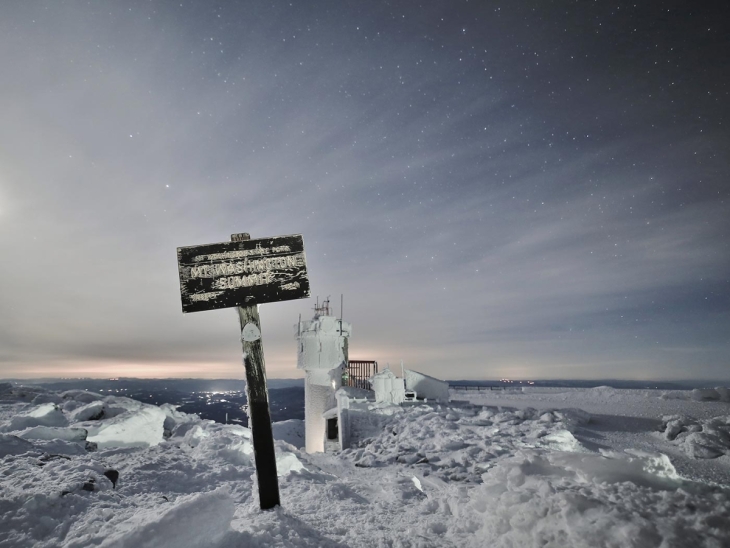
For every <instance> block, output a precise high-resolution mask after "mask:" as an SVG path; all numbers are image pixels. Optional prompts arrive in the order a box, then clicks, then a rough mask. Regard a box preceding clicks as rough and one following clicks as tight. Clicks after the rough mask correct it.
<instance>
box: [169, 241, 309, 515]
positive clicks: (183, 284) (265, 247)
mask: <svg viewBox="0 0 730 548" xmlns="http://www.w3.org/2000/svg"><path fill="white" fill-rule="evenodd" d="M177 258H178V271H179V274H180V295H181V297H182V309H183V312H198V311H201V310H213V309H216V308H228V307H234V306H235V307H237V309H238V318H239V320H240V324H241V343H242V345H243V363H244V367H245V369H246V391H247V397H248V407H249V413H248V414H249V418H250V419H251V420H250V426H251V436H252V438H253V450H254V461H255V465H256V476H257V479H258V487H259V503H260V506H261V509H262V510H268V509H269V508H273V507H274V506H278V505H279V504H280V500H279V482H278V479H277V474H276V457H275V454H274V436H273V434H272V431H271V413H270V411H269V394H268V390H267V388H266V368H265V365H264V349H263V343H262V341H261V321H260V319H259V312H258V305H259V304H261V303H266V302H276V301H284V300H290V299H301V298H305V297H308V296H309V278H308V277H307V266H306V259H305V256H304V243H303V241H302V237H301V235H298V234H297V235H293V236H279V237H275V238H264V239H260V240H251V239H250V236H249V235H248V234H245V233H243V234H232V235H231V242H230V243H229V242H223V243H219V244H208V245H202V246H192V247H179V248H178V249H177Z"/></svg>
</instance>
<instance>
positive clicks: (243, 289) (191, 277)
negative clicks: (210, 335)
mask: <svg viewBox="0 0 730 548" xmlns="http://www.w3.org/2000/svg"><path fill="white" fill-rule="evenodd" d="M177 263H178V271H179V273H180V294H181V296H182V310H183V312H199V311H201V310H213V309H216V308H229V307H234V306H249V305H254V304H261V303H270V302H276V301H288V300H291V299H303V298H306V297H309V278H308V277H307V262H306V258H305V256H304V242H303V241H302V236H301V235H300V234H294V235H291V236H277V237H275V238H262V239H259V240H241V241H232V242H222V243H217V244H206V245H198V246H190V247H178V248H177Z"/></svg>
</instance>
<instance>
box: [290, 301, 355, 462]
mask: <svg viewBox="0 0 730 548" xmlns="http://www.w3.org/2000/svg"><path fill="white" fill-rule="evenodd" d="M351 333H352V326H351V325H350V324H349V323H348V322H344V321H342V319H338V318H336V317H335V316H331V315H330V310H329V301H325V303H324V304H323V306H321V307H319V306H318V307H316V308H315V314H314V317H313V318H312V320H311V321H304V322H303V321H300V322H299V324H298V326H297V344H298V359H297V367H298V368H299V369H304V371H305V375H306V376H305V381H304V430H305V440H306V450H307V453H317V452H321V451H324V442H325V435H326V429H327V428H326V426H327V419H326V418H325V417H324V413H325V412H326V411H328V410H330V409H332V408H333V407H335V406H336V402H335V392H336V391H337V390H338V389H339V388H340V387H341V386H342V374H343V372H344V371H345V369H346V368H347V341H348V338H349V337H350V335H351Z"/></svg>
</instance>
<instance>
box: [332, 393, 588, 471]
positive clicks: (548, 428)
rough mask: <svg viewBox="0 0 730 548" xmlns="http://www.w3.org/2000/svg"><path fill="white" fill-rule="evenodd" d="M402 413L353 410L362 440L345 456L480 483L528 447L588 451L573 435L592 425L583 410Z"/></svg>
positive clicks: (431, 408)
mask: <svg viewBox="0 0 730 548" xmlns="http://www.w3.org/2000/svg"><path fill="white" fill-rule="evenodd" d="M393 407H394V406H393ZM397 409H399V412H397V413H394V412H392V411H391V410H390V409H389V408H388V409H386V408H383V409H380V408H373V409H371V410H370V411H369V412H367V413H365V412H362V411H358V410H357V409H351V410H350V419H351V429H352V431H353V432H354V434H353V439H358V440H360V442H359V443H358V444H357V446H356V447H352V448H350V449H346V450H345V451H343V452H342V456H343V457H344V458H347V459H350V460H351V461H353V462H354V463H355V466H358V467H363V468H373V467H383V466H386V465H388V464H392V463H402V464H405V465H408V466H414V467H417V468H420V469H422V470H423V471H428V473H432V474H436V475H438V477H440V478H442V479H443V480H449V481H467V482H480V481H481V476H482V474H483V473H484V471H485V470H487V469H488V468H490V467H491V466H493V465H494V463H495V462H497V461H499V460H500V459H502V458H504V457H505V456H507V455H510V454H513V453H514V452H515V451H516V450H518V449H521V448H524V447H547V448H551V449H555V450H560V451H583V450H584V449H583V447H582V446H581V444H580V442H579V441H578V440H577V439H576V438H575V437H574V436H573V434H572V432H573V431H574V430H575V429H576V428H577V427H578V426H580V425H582V424H586V423H587V422H588V421H590V415H588V413H585V412H584V411H581V410H579V409H564V410H560V411H557V410H548V411H544V410H543V411H537V410H535V409H531V408H527V409H518V410H515V409H502V408H493V407H481V406H471V405H466V406H461V407H457V406H440V405H427V404H423V405H416V406H409V407H403V408H401V407H398V408H397ZM378 411H380V413H378Z"/></svg>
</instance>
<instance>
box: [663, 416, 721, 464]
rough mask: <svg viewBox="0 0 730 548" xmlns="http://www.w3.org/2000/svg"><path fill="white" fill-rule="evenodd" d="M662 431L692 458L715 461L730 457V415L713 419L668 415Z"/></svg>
mask: <svg viewBox="0 0 730 548" xmlns="http://www.w3.org/2000/svg"><path fill="white" fill-rule="evenodd" d="M661 431H662V432H663V433H664V437H665V438H666V439H667V440H669V441H672V442H674V443H675V444H676V445H678V446H679V447H681V448H682V450H683V451H684V452H685V453H687V454H688V455H689V456H690V457H693V458H696V459H714V458H717V457H720V456H722V455H730V415H725V416H723V417H713V418H711V419H693V418H691V417H687V416H683V415H668V416H665V417H663V418H662V426H661Z"/></svg>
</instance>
